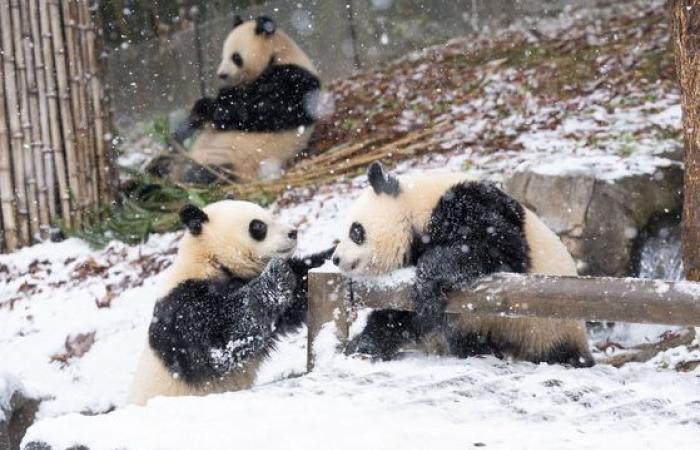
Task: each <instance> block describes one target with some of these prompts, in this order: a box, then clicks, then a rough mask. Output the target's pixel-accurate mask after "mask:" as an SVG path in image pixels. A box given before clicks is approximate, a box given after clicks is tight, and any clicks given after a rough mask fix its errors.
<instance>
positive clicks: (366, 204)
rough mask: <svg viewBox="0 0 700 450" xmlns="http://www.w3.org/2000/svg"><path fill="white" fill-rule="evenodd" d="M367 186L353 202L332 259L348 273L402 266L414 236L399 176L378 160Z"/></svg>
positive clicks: (375, 272) (378, 271)
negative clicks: (388, 170)
mask: <svg viewBox="0 0 700 450" xmlns="http://www.w3.org/2000/svg"><path fill="white" fill-rule="evenodd" d="M367 178H368V179H369V184H370V187H369V188H367V189H365V190H364V191H363V192H362V194H361V195H360V197H359V198H358V199H357V201H356V202H355V203H354V204H353V205H352V207H351V208H350V211H349V213H348V216H347V219H346V224H345V226H344V230H343V235H342V236H341V241H340V243H339V244H338V247H337V248H336V250H335V253H334V254H333V263H334V264H335V265H336V266H338V267H339V268H340V269H341V270H342V271H343V272H346V273H351V274H383V273H387V272H390V271H392V270H395V269H398V268H400V267H403V266H404V265H405V264H406V262H407V260H408V257H409V256H410V249H411V243H412V240H413V234H414V233H413V226H412V220H411V208H410V205H409V204H407V201H408V199H407V198H406V196H405V195H403V190H402V186H401V183H400V181H399V179H398V178H396V177H395V176H393V175H392V174H390V173H389V172H387V171H386V170H385V169H384V167H383V166H382V165H381V164H380V163H378V162H375V163H372V165H371V166H370V167H369V170H368V172H367Z"/></svg>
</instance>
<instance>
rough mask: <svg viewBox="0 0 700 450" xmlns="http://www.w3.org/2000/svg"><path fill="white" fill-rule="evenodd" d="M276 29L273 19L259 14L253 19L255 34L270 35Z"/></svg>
mask: <svg viewBox="0 0 700 450" xmlns="http://www.w3.org/2000/svg"><path fill="white" fill-rule="evenodd" d="M275 31H277V25H275V21H274V20H272V19H270V18H269V17H267V16H260V17H257V18H256V19H255V34H263V33H265V36H272V35H273V34H275Z"/></svg>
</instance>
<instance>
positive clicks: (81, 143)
mask: <svg viewBox="0 0 700 450" xmlns="http://www.w3.org/2000/svg"><path fill="white" fill-rule="evenodd" d="M60 3H61V10H62V14H63V27H64V35H65V40H64V44H65V48H66V55H67V59H66V61H67V62H68V75H69V85H70V107H71V113H72V115H73V125H74V126H75V132H76V134H75V137H76V147H75V150H76V160H77V167H78V178H79V179H80V180H81V182H80V187H81V188H82V192H81V193H80V194H79V195H77V197H76V200H77V202H78V204H79V205H80V210H81V211H82V212H83V214H85V212H86V211H87V209H88V206H89V205H90V200H91V199H92V198H93V193H92V183H89V182H87V180H88V179H89V175H88V174H89V165H90V156H89V153H90V152H89V149H88V138H87V122H86V120H85V109H84V106H83V100H84V98H83V97H84V96H83V90H82V89H81V76H82V63H81V58H80V49H79V46H78V34H79V33H78V20H77V16H76V11H75V0H68V1H65V0H64V1H62V2H60ZM83 219H84V220H85V219H86V217H85V216H84V217H83Z"/></svg>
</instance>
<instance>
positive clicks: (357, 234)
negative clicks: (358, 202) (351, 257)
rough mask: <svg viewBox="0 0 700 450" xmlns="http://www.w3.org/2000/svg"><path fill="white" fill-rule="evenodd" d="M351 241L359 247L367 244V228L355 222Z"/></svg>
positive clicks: (351, 227) (351, 228)
mask: <svg viewBox="0 0 700 450" xmlns="http://www.w3.org/2000/svg"><path fill="white" fill-rule="evenodd" d="M350 240H351V241H353V242H354V243H355V244H357V245H362V244H364V243H365V227H363V226H362V224H359V223H357V222H353V224H352V226H350Z"/></svg>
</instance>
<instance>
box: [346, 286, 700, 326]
mask: <svg viewBox="0 0 700 450" xmlns="http://www.w3.org/2000/svg"><path fill="white" fill-rule="evenodd" d="M352 294H353V295H352V304H353V305H354V306H358V307H359V306H364V307H369V308H389V309H400V310H408V311H410V310H412V309H413V282H412V280H405V279H404V280H401V281H398V282H396V283H394V284H391V283H384V282H382V283H376V284H374V283H371V282H370V281H366V282H353V283H352ZM447 311H448V312H449V313H455V314H459V313H466V314H491V315H500V316H510V317H544V318H556V319H579V320H605V321H613V322H632V323H656V324H666V325H688V326H700V283H691V282H688V281H681V282H670V281H660V280H644V279H639V278H605V277H600V278H596V277H555V276H549V275H520V274H511V273H501V274H494V275H491V276H489V277H485V278H481V279H479V280H478V281H476V282H475V283H474V285H473V286H471V287H470V288H469V289H464V290H463V291H460V292H455V293H453V294H452V295H451V298H450V302H449V304H448V307H447Z"/></svg>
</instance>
